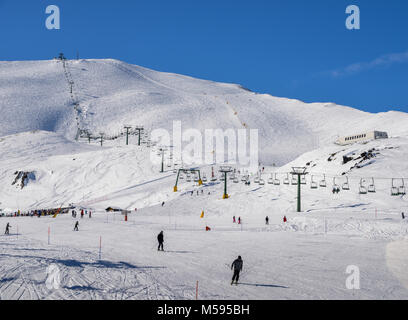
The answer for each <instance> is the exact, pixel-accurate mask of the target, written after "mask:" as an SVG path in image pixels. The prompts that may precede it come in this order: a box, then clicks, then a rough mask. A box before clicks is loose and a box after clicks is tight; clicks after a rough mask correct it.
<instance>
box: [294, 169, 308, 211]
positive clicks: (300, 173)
mask: <svg viewBox="0 0 408 320" xmlns="http://www.w3.org/2000/svg"><path fill="white" fill-rule="evenodd" d="M291 174H292V175H293V176H297V181H298V183H297V187H298V188H297V212H301V192H300V185H301V183H300V182H301V177H304V176H305V175H307V172H306V167H292V172H291Z"/></svg>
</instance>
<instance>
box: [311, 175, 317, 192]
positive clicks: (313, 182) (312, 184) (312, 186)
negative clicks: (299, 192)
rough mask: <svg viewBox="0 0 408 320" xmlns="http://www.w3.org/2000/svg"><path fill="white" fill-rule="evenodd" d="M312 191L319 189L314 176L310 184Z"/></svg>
mask: <svg viewBox="0 0 408 320" xmlns="http://www.w3.org/2000/svg"><path fill="white" fill-rule="evenodd" d="M310 189H317V182H316V181H314V180H313V176H312V180H311V182H310Z"/></svg>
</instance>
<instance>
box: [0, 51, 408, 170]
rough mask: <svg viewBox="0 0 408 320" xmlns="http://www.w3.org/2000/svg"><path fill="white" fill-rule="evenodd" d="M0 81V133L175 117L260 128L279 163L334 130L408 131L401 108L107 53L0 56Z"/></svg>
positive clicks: (108, 126)
mask: <svg viewBox="0 0 408 320" xmlns="http://www.w3.org/2000/svg"><path fill="white" fill-rule="evenodd" d="M64 66H65V68H64ZM70 82H72V93H71V85H70ZM0 84H1V85H0V112H1V113H2V115H3V116H2V119H3V120H2V122H1V123H2V125H1V126H0V136H5V135H12V134H15V133H21V132H27V131H32V130H44V131H52V132H56V133H59V134H61V135H63V136H65V137H68V138H69V139H73V138H74V137H75V135H76V132H77V122H78V123H79V126H80V127H81V128H82V129H88V130H90V131H91V132H93V133H94V134H95V135H97V134H99V132H104V133H105V134H108V135H113V134H117V133H118V132H120V131H122V130H123V126H124V125H125V124H129V123H131V124H135V125H136V124H137V125H143V126H145V128H149V129H152V128H164V129H167V130H170V131H171V130H172V125H173V121H174V120H176V121H181V123H182V128H183V129H188V128H196V129H199V130H201V131H202V132H204V129H218V128H219V129H223V130H226V129H228V128H233V129H243V128H247V129H258V130H259V144H260V150H261V152H260V155H259V157H260V161H261V162H262V163H264V164H267V165H272V164H273V163H275V164H276V165H283V164H286V163H287V162H289V161H291V160H294V159H295V158H296V157H298V156H300V155H301V154H303V153H305V152H307V151H311V150H313V149H317V148H319V147H323V146H326V145H328V144H331V143H332V142H333V141H335V139H336V137H337V136H338V135H340V136H342V135H346V134H355V133H360V132H365V131H368V130H380V131H387V132H388V133H389V135H391V136H400V135H407V134H408V129H407V127H406V125H405V124H406V123H407V121H408V115H407V114H405V113H402V112H394V111H390V112H387V113H379V114H370V113H366V112H362V111H359V110H356V109H353V108H349V107H344V106H339V105H335V104H333V103H312V104H306V103H303V102H301V101H298V100H291V99H286V98H277V97H273V96H270V95H267V94H257V93H255V92H251V91H248V90H247V89H244V88H242V87H241V86H240V85H236V84H226V83H217V82H212V81H206V80H199V79H194V78H191V77H187V76H182V75H177V74H170V73H163V72H157V71H153V70H149V69H146V68H143V67H139V66H135V65H130V64H127V63H124V62H121V61H117V60H112V59H106V60H67V61H66V62H64V63H63V62H61V61H60V60H51V61H17V62H0ZM75 103H78V105H79V107H78V108H77V110H75V109H74V107H75ZM77 118H78V120H77ZM299 137H302V139H299Z"/></svg>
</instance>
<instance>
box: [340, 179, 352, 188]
mask: <svg viewBox="0 0 408 320" xmlns="http://www.w3.org/2000/svg"><path fill="white" fill-rule="evenodd" d="M341 188H342V189H343V190H350V185H349V181H348V177H346V182H344V183H343V185H342V186H341Z"/></svg>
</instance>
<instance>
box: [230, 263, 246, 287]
mask: <svg viewBox="0 0 408 320" xmlns="http://www.w3.org/2000/svg"><path fill="white" fill-rule="evenodd" d="M243 264H244V262H243V261H242V258H241V256H238V258H237V259H235V260H234V262H233V263H232V265H231V270H232V269H234V275H233V276H232V281H231V285H233V284H234V281H235V284H236V285H238V280H239V273H240V272H241V271H242V266H243Z"/></svg>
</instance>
